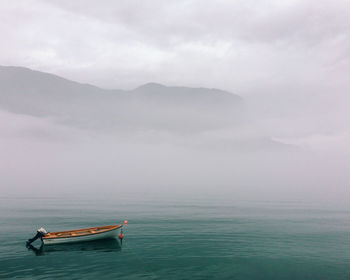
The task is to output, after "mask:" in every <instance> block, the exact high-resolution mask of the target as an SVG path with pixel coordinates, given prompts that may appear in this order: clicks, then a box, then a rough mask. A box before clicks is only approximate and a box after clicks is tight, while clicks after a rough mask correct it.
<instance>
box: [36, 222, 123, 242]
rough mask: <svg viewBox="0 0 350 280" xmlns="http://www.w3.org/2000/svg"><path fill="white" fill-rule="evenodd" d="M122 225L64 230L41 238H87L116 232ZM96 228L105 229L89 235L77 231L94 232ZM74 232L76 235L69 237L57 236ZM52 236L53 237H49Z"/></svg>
mask: <svg viewBox="0 0 350 280" xmlns="http://www.w3.org/2000/svg"><path fill="white" fill-rule="evenodd" d="M122 227H123V225H112V226H102V227H93V228H84V229H77V230H66V231H56V232H49V233H48V234H47V235H46V236H43V237H42V238H43V239H46V240H48V239H58V238H72V237H81V236H87V235H95V234H100V233H106V232H109V231H112V230H116V229H118V228H122ZM98 228H105V229H103V230H100V231H98V232H89V233H81V234H79V231H87V230H94V229H98ZM73 232H76V233H77V234H76V235H69V236H58V235H57V234H64V233H67V234H68V233H73ZM50 235H54V236H50Z"/></svg>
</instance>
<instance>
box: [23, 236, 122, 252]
mask: <svg viewBox="0 0 350 280" xmlns="http://www.w3.org/2000/svg"><path fill="white" fill-rule="evenodd" d="M27 248H28V250H31V251H33V252H34V254H35V255H36V256H41V255H45V254H48V253H53V252H67V251H100V252H112V251H120V250H121V245H120V243H119V242H118V240H117V239H102V240H96V241H89V242H79V243H71V244H57V245H50V246H44V244H41V246H40V247H35V246H33V245H29V246H27Z"/></svg>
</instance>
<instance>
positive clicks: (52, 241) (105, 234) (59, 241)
mask: <svg viewBox="0 0 350 280" xmlns="http://www.w3.org/2000/svg"><path fill="white" fill-rule="evenodd" d="M120 231H121V227H120V228H116V229H113V230H110V231H106V232H101V233H95V234H89V235H83V236H69V237H58V238H49V239H44V238H43V242H44V244H45V245H54V244H66V243H75V242H86V241H94V240H101V239H109V238H117V237H118V236H119V234H120ZM117 239H119V238H117Z"/></svg>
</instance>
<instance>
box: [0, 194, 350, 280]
mask: <svg viewBox="0 0 350 280" xmlns="http://www.w3.org/2000/svg"><path fill="white" fill-rule="evenodd" d="M125 219H127V220H128V225H127V227H126V229H125V238H124V240H123V244H122V245H121V246H120V245H119V244H118V242H116V241H114V240H106V241H101V242H90V243H77V244H72V245H53V246H44V247H43V248H40V242H38V241H36V242H35V243H34V244H33V245H34V247H33V248H31V249H28V248H26V246H25V241H26V239H28V238H29V237H32V236H33V235H34V234H35V231H36V229H37V228H39V227H41V226H43V227H45V228H46V229H47V230H48V231H61V230H70V229H78V228H86V227H93V226H103V225H110V224H119V223H122V222H123V221H124V220H125ZM0 240H1V244H0V248H1V250H0V278H1V279H7V278H9V279H11V278H24V279H142V278H143V279H317V280H321V279H332V280H337V279H342V280H343V279H350V265H349V263H350V211H349V209H344V207H340V206H338V207H330V206H325V205H323V204H321V203H320V204H317V203H313V204H312V203H305V202H300V201H284V202H271V201H236V200H230V199H212V198H209V197H208V198H206V199H203V198H201V199H199V198H198V199H181V198H178V199H176V198H169V197H168V198H151V197H148V198H141V199H140V198H139V199H137V200H135V199H134V198H132V197H117V196H115V197H111V196H109V197H108V198H99V199H96V198H90V199H89V198H72V197H71V198H64V197H56V198H55V197H47V198H32V197H28V198H11V197H7V198H1V199H0Z"/></svg>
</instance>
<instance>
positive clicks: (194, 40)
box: [0, 0, 350, 96]
mask: <svg viewBox="0 0 350 280" xmlns="http://www.w3.org/2000/svg"><path fill="white" fill-rule="evenodd" d="M349 28H350V3H349V1H345V0H344V1H342V0H332V1H324V0H288V1H280V0H261V1H251V0H237V1H203V0H192V1H183V0H177V1H164V0H158V1H157V0H147V1H134V0H125V1H121V0H120V1H113V0H103V1H93V0H75V1H70V0H45V1H40V0H26V1H17V0H1V2H0V33H1V41H2V43H1V44H0V64H2V65H19V66H26V67H30V68H34V69H38V70H42V71H47V72H51V73H55V74H58V75H62V76H64V77H67V78H70V79H73V80H77V81H82V82H88V83H92V84H95V85H98V86H101V87H107V88H125V89H128V88H132V87H135V86H138V85H140V84H143V83H146V82H150V81H154V82H160V83H164V84H171V85H187V86H206V87H217V88H223V89H226V90H230V91H233V92H235V93H238V94H240V95H243V96H244V95H247V94H248V95H249V94H254V93H256V92H257V91H261V92H263V91H271V89H272V90H276V91H278V90H281V89H283V88H284V89H286V88H287V87H291V86H292V87H293V86H294V87H295V86H296V85H299V86H302V87H303V88H309V89H311V88H314V87H315V85H317V84H319V83H320V82H322V83H326V84H327V86H329V87H333V86H335V85H337V86H339V85H341V86H344V85H347V86H348V82H347V81H346V78H347V73H348V72H349V70H350V59H349V55H350V39H349V34H350V31H349Z"/></svg>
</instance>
